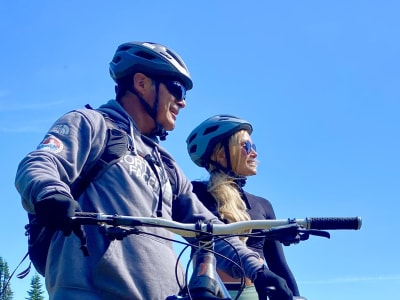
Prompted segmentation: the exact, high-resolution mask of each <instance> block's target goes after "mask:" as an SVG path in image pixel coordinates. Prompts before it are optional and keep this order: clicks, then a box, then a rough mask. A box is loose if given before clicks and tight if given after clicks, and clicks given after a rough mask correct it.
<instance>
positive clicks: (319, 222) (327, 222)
mask: <svg viewBox="0 0 400 300" xmlns="http://www.w3.org/2000/svg"><path fill="white" fill-rule="evenodd" d="M307 223H308V228H309V229H321V230H334V229H354V230H358V229H360V228H361V224H362V220H361V218H360V217H338V218H335V217H327V218H307Z"/></svg>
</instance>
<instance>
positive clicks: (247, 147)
mask: <svg viewBox="0 0 400 300" xmlns="http://www.w3.org/2000/svg"><path fill="white" fill-rule="evenodd" d="M235 140H236V141H235ZM230 149H231V151H230V152H231V157H232V170H233V171H234V172H235V174H236V175H239V176H251V175H256V174H257V160H256V158H257V152H256V149H255V146H254V145H253V141H252V140H251V137H250V134H249V133H248V132H247V131H241V132H239V134H238V136H237V139H233V140H232V141H231V145H230Z"/></svg>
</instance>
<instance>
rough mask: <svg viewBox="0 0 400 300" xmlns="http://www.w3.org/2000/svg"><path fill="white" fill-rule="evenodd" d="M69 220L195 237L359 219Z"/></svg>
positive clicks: (80, 216) (353, 223) (83, 215)
mask: <svg viewBox="0 0 400 300" xmlns="http://www.w3.org/2000/svg"><path fill="white" fill-rule="evenodd" d="M71 221H72V222H73V223H76V224H81V225H96V224H98V225H100V224H108V225H112V226H130V227H133V226H149V227H162V228H166V229H168V230H169V231H171V232H173V233H176V234H179V235H181V236H183V237H195V236H196V235H197V234H198V233H199V232H200V233H208V234H213V235H229V234H237V233H239V232H243V231H244V230H251V229H271V228H274V227H278V226H284V225H289V224H297V225H299V226H301V227H303V228H305V229H317V230H340V229H345V230H346V229H354V230H358V229H360V228H361V224H362V220H361V218H360V217H320V218H304V219H278V220H249V221H240V222H236V223H230V224H213V223H197V224H193V223H192V224H190V223H188V224H186V223H180V222H176V221H173V220H168V219H162V218H151V217H131V216H122V215H106V214H103V213H87V212H76V213H75V216H74V217H72V218H71Z"/></svg>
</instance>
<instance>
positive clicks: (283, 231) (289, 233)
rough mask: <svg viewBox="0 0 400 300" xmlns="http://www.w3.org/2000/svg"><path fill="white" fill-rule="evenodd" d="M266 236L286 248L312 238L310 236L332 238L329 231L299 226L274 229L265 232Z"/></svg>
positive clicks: (292, 225)
mask: <svg viewBox="0 0 400 300" xmlns="http://www.w3.org/2000/svg"><path fill="white" fill-rule="evenodd" d="M264 235H265V238H266V239H269V240H276V241H279V242H281V243H282V244H283V245H285V246H289V245H291V244H297V243H299V242H300V241H305V240H307V239H308V238H309V237H310V235H315V236H321V237H326V238H330V233H329V232H327V231H322V230H317V229H303V228H302V227H300V226H299V225H298V224H288V225H285V226H279V227H273V228H271V229H269V230H266V231H264Z"/></svg>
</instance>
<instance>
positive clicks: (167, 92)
mask: <svg viewBox="0 0 400 300" xmlns="http://www.w3.org/2000/svg"><path fill="white" fill-rule="evenodd" d="M180 85H181V84H180V83H179V82H176V81H175V82H173V81H168V82H165V83H163V82H161V83H160V86H159V91H158V97H159V98H158V101H159V102H158V114H157V121H158V122H159V123H160V124H161V125H162V126H163V127H164V129H165V130H167V131H171V130H173V129H174V128H175V122H176V118H177V116H178V114H179V110H180V109H182V108H184V107H185V106H186V101H185V99H184V97H185V93H184V89H183V90H180V89H181V88H182V87H181V86H180ZM177 98H181V99H177Z"/></svg>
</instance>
